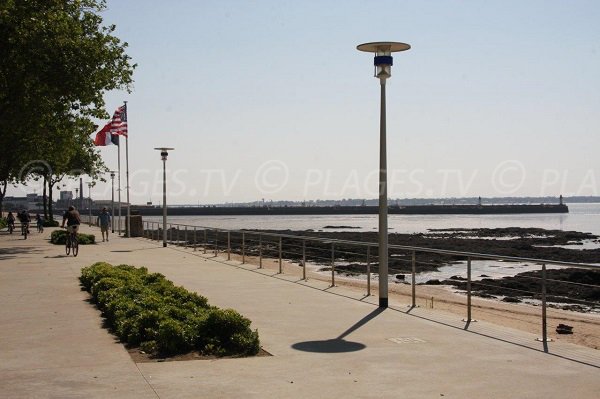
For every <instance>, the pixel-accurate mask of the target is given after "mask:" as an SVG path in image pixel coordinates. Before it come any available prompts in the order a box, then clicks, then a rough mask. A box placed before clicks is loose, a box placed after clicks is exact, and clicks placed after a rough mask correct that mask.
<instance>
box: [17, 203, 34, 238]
mask: <svg viewBox="0 0 600 399" xmlns="http://www.w3.org/2000/svg"><path fill="white" fill-rule="evenodd" d="M17 218H18V219H19V222H21V226H22V227H21V235H25V229H27V234H29V222H31V218H30V217H29V212H27V211H26V210H25V209H23V210H22V211H21V212H19V213H17Z"/></svg>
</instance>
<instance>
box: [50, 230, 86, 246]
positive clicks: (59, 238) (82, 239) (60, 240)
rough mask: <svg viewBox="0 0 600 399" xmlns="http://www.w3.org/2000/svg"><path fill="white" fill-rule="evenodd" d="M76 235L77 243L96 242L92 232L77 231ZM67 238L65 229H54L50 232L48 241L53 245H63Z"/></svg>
mask: <svg viewBox="0 0 600 399" xmlns="http://www.w3.org/2000/svg"><path fill="white" fill-rule="evenodd" d="M77 237H78V239H79V244H81V245H90V244H95V243H96V236H95V235H93V234H83V233H78V234H77ZM66 240H67V231H66V230H62V229H60V230H54V231H53V232H52V234H50V242H51V243H52V244H55V245H65V242H66Z"/></svg>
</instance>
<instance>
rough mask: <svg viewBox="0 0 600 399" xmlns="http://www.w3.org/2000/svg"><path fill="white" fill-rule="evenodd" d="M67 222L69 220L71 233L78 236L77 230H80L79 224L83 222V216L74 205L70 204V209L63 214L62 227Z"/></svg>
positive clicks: (68, 225) (68, 227) (68, 228)
mask: <svg viewBox="0 0 600 399" xmlns="http://www.w3.org/2000/svg"><path fill="white" fill-rule="evenodd" d="M65 222H67V231H68V232H69V233H70V234H75V236H76V237H77V231H78V230H79V225H80V224H81V217H80V216H79V212H77V209H75V207H74V206H70V207H69V210H68V211H66V212H65V214H64V215H63V220H62V226H61V227H63V228H64V227H65Z"/></svg>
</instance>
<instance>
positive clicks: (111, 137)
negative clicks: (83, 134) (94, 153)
mask: <svg viewBox="0 0 600 399" xmlns="http://www.w3.org/2000/svg"><path fill="white" fill-rule="evenodd" d="M110 125H111V123H110V122H109V123H107V124H106V125H104V127H103V128H102V129H101V130H100V131H99V132H98V133H96V138H95V139H94V145H96V146H105V145H111V144H115V145H119V136H117V135H116V134H111V133H110Z"/></svg>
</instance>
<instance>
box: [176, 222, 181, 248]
mask: <svg viewBox="0 0 600 399" xmlns="http://www.w3.org/2000/svg"><path fill="white" fill-rule="evenodd" d="M178 242H181V239H180V238H179V225H177V237H175V245H176V246H177V243H178Z"/></svg>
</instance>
